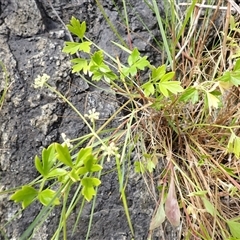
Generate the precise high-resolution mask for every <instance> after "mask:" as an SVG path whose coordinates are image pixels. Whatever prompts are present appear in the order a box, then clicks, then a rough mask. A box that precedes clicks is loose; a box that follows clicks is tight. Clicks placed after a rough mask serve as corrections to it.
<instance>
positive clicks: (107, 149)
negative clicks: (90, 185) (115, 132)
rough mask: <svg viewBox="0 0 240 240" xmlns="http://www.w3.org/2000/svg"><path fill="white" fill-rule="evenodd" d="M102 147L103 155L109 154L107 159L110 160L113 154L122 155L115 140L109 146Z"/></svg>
mask: <svg viewBox="0 0 240 240" xmlns="http://www.w3.org/2000/svg"><path fill="white" fill-rule="evenodd" d="M101 149H102V150H103V155H104V156H108V157H107V161H108V162H109V161H110V157H111V156H115V157H118V158H119V157H120V155H119V154H118V147H116V145H115V143H114V142H111V143H110V145H109V146H102V147H101Z"/></svg>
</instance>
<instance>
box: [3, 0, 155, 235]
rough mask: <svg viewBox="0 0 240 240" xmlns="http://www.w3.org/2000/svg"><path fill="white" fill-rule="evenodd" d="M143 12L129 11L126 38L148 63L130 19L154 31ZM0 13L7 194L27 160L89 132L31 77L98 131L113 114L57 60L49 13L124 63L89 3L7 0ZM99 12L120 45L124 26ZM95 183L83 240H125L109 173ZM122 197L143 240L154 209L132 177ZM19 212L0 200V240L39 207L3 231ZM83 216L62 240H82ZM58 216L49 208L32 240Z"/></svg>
mask: <svg viewBox="0 0 240 240" xmlns="http://www.w3.org/2000/svg"><path fill="white" fill-rule="evenodd" d="M50 3H51V4H52V5H51V4H50ZM133 3H134V1H132V4H133ZM117 6H118V7H119V8H120V10H121V11H122V1H118V2H117ZM144 6H145V5H144V3H143V1H139V2H138V3H137V4H136V6H133V8H132V9H131V13H130V16H131V18H130V27H131V28H132V29H133V31H134V32H137V34H133V36H134V37H133V42H134V45H135V46H138V47H139V48H140V50H141V51H144V52H146V53H149V54H150V55H151V56H153V54H152V52H151V50H150V49H149V47H148V43H149V42H150V41H152V39H150V38H149V36H145V35H146V29H144V28H143V27H142V26H141V24H140V23H139V22H138V20H137V18H136V14H135V13H136V12H138V13H139V14H140V15H141V17H143V18H144V21H146V23H147V24H150V27H151V28H154V26H155V23H154V22H153V19H154V18H153V16H152V15H151V14H150V11H149V10H147V9H146V8H145V7H144ZM135 7H136V8H135ZM0 8H1V11H0V14H1V15H0V59H1V60H2V61H3V63H4V64H5V66H6V68H7V71H8V74H9V80H10V84H9V86H8V93H7V96H6V98H5V101H4V104H3V107H2V109H1V110H0V189H1V190H7V189H11V188H15V187H19V186H20V185H21V184H26V183H29V182H31V181H32V180H33V179H34V178H35V177H36V176H38V174H37V172H36V170H35V168H34V164H33V159H34V157H35V155H36V154H39V153H40V152H41V150H42V148H43V147H47V146H48V145H49V144H50V143H52V142H54V141H56V142H61V141H62V139H61V137H60V135H61V133H65V134H66V136H67V137H69V138H76V137H79V136H83V135H84V134H86V133H88V132H89V130H88V128H87V127H86V125H85V123H84V122H83V121H82V120H81V119H80V118H79V117H78V116H77V114H76V113H75V112H74V111H73V110H72V109H71V108H70V107H69V106H68V105H67V104H66V103H65V102H64V101H63V100H62V99H60V98H59V97H58V96H57V95H56V94H55V93H53V92H51V91H50V90H48V89H46V88H43V89H35V88H34V86H33V84H34V79H35V78H36V77H37V76H38V75H42V74H43V73H46V74H48V75H49V76H50V77H51V78H50V80H49V82H48V83H49V84H50V85H51V86H52V87H53V88H55V89H57V90H58V91H59V92H61V94H63V95H64V96H65V97H66V98H67V99H68V100H69V101H71V102H72V103H73V104H74V106H76V108H77V109H78V111H80V112H81V113H82V114H84V113H86V112H87V111H88V110H90V109H92V108H95V109H96V110H97V111H99V112H100V119H101V120H100V121H99V124H101V123H103V122H104V121H105V120H106V119H108V118H109V117H110V116H112V114H113V113H114V112H115V110H116V109H117V107H118V103H117V101H115V100H114V99H115V95H114V93H112V92H111V91H109V90H108V89H107V86H105V85H103V84H100V86H101V88H102V89H101V90H99V89H98V88H96V87H92V86H90V85H89V84H88V83H86V81H85V80H84V79H82V78H81V76H78V75H77V74H76V75H73V74H72V73H71V66H70V61H69V60H70V57H69V56H68V55H66V54H65V53H62V48H63V45H64V41H65V40H68V39H69V36H68V34H67V31H66V28H65V26H64V25H62V23H61V22H60V21H59V18H58V17H57V16H56V13H57V14H58V15H59V17H60V18H61V19H62V21H63V22H64V23H65V24H68V23H69V20H70V19H71V17H72V16H75V17H76V18H79V19H80V21H83V20H86V21H87V26H88V33H87V34H88V36H89V37H90V38H91V39H92V40H94V41H95V42H96V43H97V44H99V46H100V47H102V48H103V49H104V50H106V52H108V53H110V54H112V55H113V56H117V55H121V56H122V57H124V54H122V51H121V50H120V49H119V48H117V47H116V46H114V45H113V44H112V43H111V40H113V41H116V42H118V38H117V37H116V36H115V34H114V33H113V32H112V30H111V29H110V28H109V26H108V25H107V23H106V21H105V20H104V18H103V16H102V15H101V12H100V10H99V9H98V8H97V6H96V1H94V0H75V1H67V0H61V1H60V0H55V1H48V0H42V1H37V0H21V1H14V0H8V1H2V2H1V5H0ZM104 9H105V11H106V13H107V14H108V17H109V19H110V21H111V22H112V23H113V25H115V26H117V30H118V31H119V33H120V34H121V35H122V36H123V39H124V41H125V42H126V43H128V36H127V34H126V29H125V26H123V25H121V24H119V22H120V20H121V18H120V16H119V13H118V10H117V9H116V8H115V6H114V5H113V4H112V1H106V2H105V1H104ZM142 38H144V40H145V42H144V43H142ZM125 57H126V55H125ZM157 58H160V56H159V54H158V56H156V58H154V59H157ZM4 84H5V83H4V77H2V76H1V75H0V92H1V91H2V90H3V89H4V88H5V87H6V86H5V85H4ZM111 124H112V125H110V126H109V127H111V126H112V127H113V126H119V122H118V121H113V122H112V123H111ZM114 167H115V164H114V162H112V163H110V165H109V164H106V166H104V171H105V172H107V171H109V170H112V169H113V168H114ZM132 168H133V167H132ZM131 171H132V172H133V169H131ZM133 176H134V174H133ZM102 183H103V184H102V185H101V186H100V188H99V193H98V194H99V195H98V198H97V202H96V208H95V213H94V219H93V223H92V230H91V233H90V239H92V240H94V239H96V240H98V239H130V238H131V233H130V230H129V227H128V224H127V221H126V216H125V212H124V209H123V205H122V202H121V199H120V194H119V191H118V179H117V174H116V172H111V173H109V174H105V175H103V177H102ZM126 192H127V196H128V204H129V210H130V214H131V218H132V223H133V226H134V229H135V232H136V238H135V239H146V237H147V233H148V225H149V223H150V219H151V214H152V213H153V210H154V207H155V203H154V201H153V200H152V198H149V195H148V193H147V188H146V185H145V183H144V181H143V180H142V179H141V178H138V179H136V176H134V177H132V178H130V179H129V185H128V187H127V190H126ZM19 208H20V206H19V205H17V204H14V203H13V202H12V201H8V199H7V198H6V197H5V196H3V197H1V201H0V226H4V227H1V228H0V238H1V237H2V235H1V234H3V233H4V234H5V235H6V236H7V237H8V238H9V239H19V237H20V236H21V234H22V233H23V232H24V231H25V230H26V229H27V227H28V226H29V225H30V224H31V223H32V221H33V220H34V219H35V218H36V216H37V214H38V213H39V212H40V210H41V206H40V204H38V203H34V204H32V205H31V206H30V207H29V208H27V209H26V210H25V211H23V212H22V214H21V215H19V216H17V218H15V219H14V220H12V221H11V222H10V223H9V224H8V225H6V226H5V225H4V224H5V223H6V222H7V221H8V220H10V219H11V218H12V217H13V216H14V215H15V214H17V212H18V210H19ZM90 210H91V203H90V204H87V205H86V206H85V208H84V211H83V215H82V217H81V219H80V222H79V224H78V226H77V229H76V232H75V233H74V235H73V236H69V238H68V239H78V240H79V239H85V235H86V232H87V228H88V222H89V216H90ZM74 212H75V214H73V215H72V216H71V217H70V218H69V219H68V226H69V227H72V226H74V223H75V221H76V218H77V216H78V210H77V209H76V210H74ZM59 213H60V209H59V208H56V209H55V210H54V211H53V212H52V213H51V215H50V216H49V217H48V219H47V221H45V222H44V224H43V225H42V227H41V228H40V229H36V231H35V233H34V235H33V238H32V239H36V240H38V239H50V237H51V236H52V234H53V232H54V230H56V228H57V226H58V220H59ZM69 234H70V233H69Z"/></svg>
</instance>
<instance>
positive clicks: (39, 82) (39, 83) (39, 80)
mask: <svg viewBox="0 0 240 240" xmlns="http://www.w3.org/2000/svg"><path fill="white" fill-rule="evenodd" d="M49 78H50V76H49V75H47V74H46V73H44V74H43V75H42V76H40V75H38V76H37V77H36V78H35V80H34V88H42V87H43V86H44V84H45V83H46V82H47V81H48V79H49Z"/></svg>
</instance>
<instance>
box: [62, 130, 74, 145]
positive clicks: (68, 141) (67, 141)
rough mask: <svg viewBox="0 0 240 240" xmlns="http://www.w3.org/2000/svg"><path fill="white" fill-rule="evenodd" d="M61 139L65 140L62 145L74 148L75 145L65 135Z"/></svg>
mask: <svg viewBox="0 0 240 240" xmlns="http://www.w3.org/2000/svg"><path fill="white" fill-rule="evenodd" d="M61 137H62V139H63V143H62V145H67V147H68V148H73V145H72V144H71V143H70V139H69V138H67V136H66V134H65V133H61Z"/></svg>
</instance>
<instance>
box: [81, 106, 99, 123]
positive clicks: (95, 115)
mask: <svg viewBox="0 0 240 240" xmlns="http://www.w3.org/2000/svg"><path fill="white" fill-rule="evenodd" d="M99 115H100V113H99V112H96V109H95V108H93V109H91V110H89V111H88V114H84V117H86V118H89V119H90V121H91V122H94V121H95V120H98V119H99Z"/></svg>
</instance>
